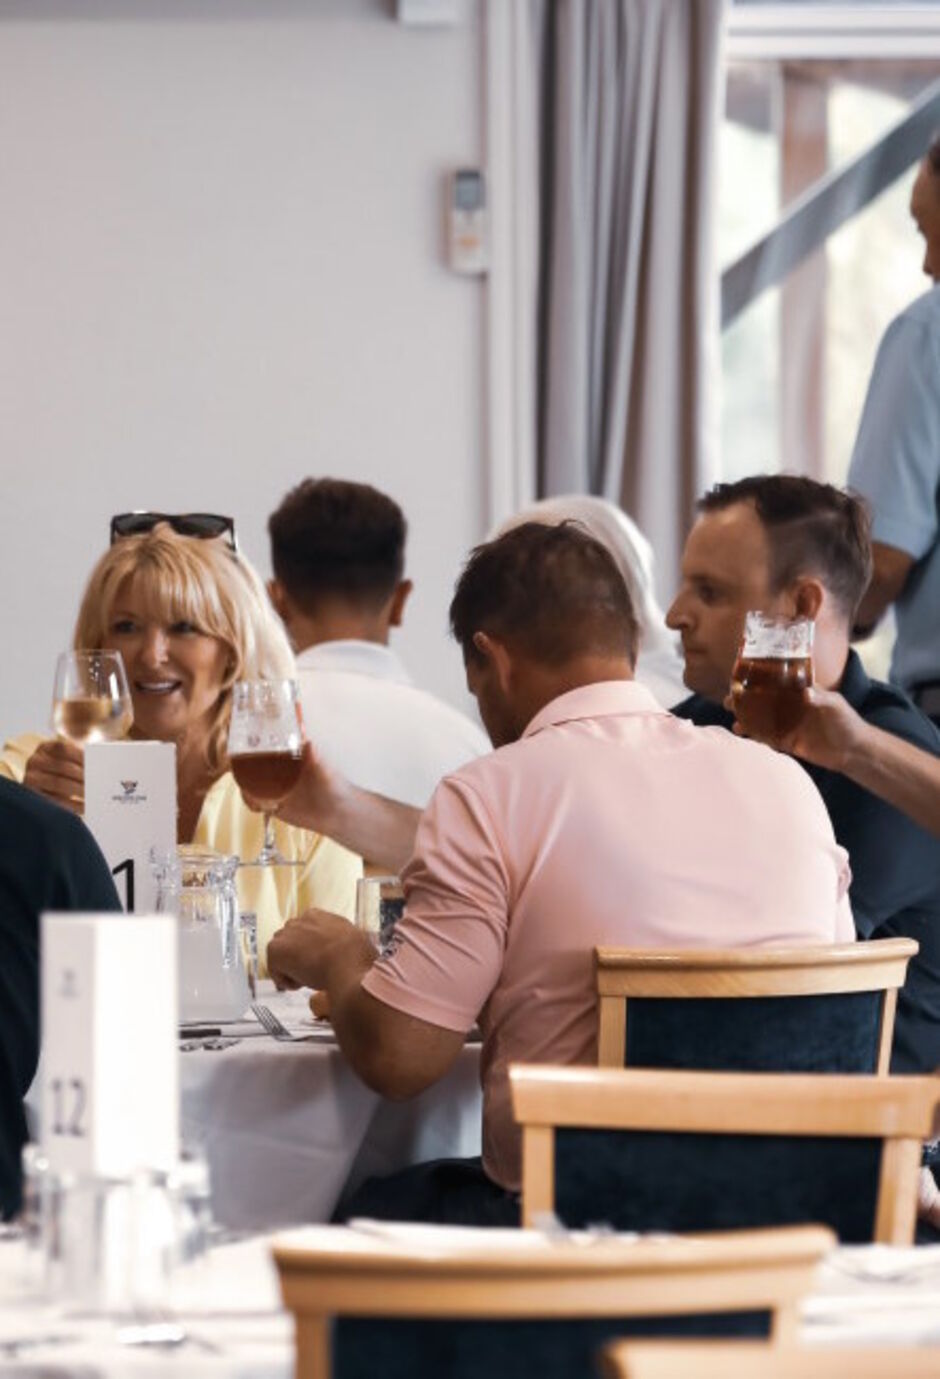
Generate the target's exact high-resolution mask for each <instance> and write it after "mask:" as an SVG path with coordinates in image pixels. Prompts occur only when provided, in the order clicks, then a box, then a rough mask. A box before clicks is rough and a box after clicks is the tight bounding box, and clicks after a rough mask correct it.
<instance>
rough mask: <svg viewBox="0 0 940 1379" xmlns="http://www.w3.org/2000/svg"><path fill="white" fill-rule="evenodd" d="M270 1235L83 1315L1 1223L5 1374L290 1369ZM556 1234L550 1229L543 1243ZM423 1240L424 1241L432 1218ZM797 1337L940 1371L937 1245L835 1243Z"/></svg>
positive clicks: (0, 1353)
mask: <svg viewBox="0 0 940 1379" xmlns="http://www.w3.org/2000/svg"><path fill="white" fill-rule="evenodd" d="M331 1229H332V1230H343V1229H347V1228H344V1227H333V1228H331ZM359 1229H365V1230H367V1231H370V1232H372V1231H374V1230H375V1225H374V1224H371V1225H370V1223H368V1222H363V1223H362V1225H361V1226H360V1227H359ZM382 1229H383V1230H384V1231H394V1230H395V1229H396V1228H395V1227H394V1226H392V1225H389V1224H383V1226H382ZM398 1229H400V1230H408V1229H413V1228H407V1227H400V1228H398ZM440 1229H441V1241H442V1242H443V1248H451V1247H452V1243H453V1241H454V1238H455V1236H460V1235H461V1232H460V1231H459V1230H457V1231H454V1230H453V1229H451V1228H440ZM526 1234H527V1235H532V1234H534V1233H533V1232H527V1233H526ZM277 1238H278V1236H277V1234H276V1233H269V1234H261V1235H253V1236H249V1237H246V1238H242V1239H238V1240H230V1241H227V1242H222V1243H219V1244H216V1245H214V1246H213V1247H211V1248H210V1249H209V1250H208V1251H207V1252H206V1253H205V1254H203V1255H202V1256H200V1257H199V1258H197V1259H194V1260H191V1261H189V1262H187V1263H186V1264H185V1265H182V1266H181V1267H180V1268H179V1269H177V1270H176V1271H175V1273H174V1275H173V1276H172V1278H171V1280H170V1285H169V1292H168V1296H167V1299H166V1307H165V1308H164V1309H163V1310H162V1311H161V1312H160V1313H159V1314H157V1315H148V1316H145V1317H138V1318H127V1317H126V1316H94V1315H88V1314H84V1313H80V1312H75V1311H74V1310H72V1311H70V1309H69V1308H68V1307H67V1306H64V1305H62V1304H56V1303H52V1302H49V1301H47V1300H45V1299H44V1298H43V1297H42V1296H41V1293H40V1292H39V1291H38V1290H37V1289H36V1287H35V1282H34V1280H35V1272H34V1271H31V1270H30V1268H29V1266H28V1261H27V1253H28V1248H27V1245H26V1242H25V1241H24V1240H23V1239H22V1238H20V1237H18V1236H17V1234H16V1232H15V1231H14V1232H11V1233H9V1234H8V1235H4V1234H2V1233H0V1375H3V1374H9V1375H10V1376H12V1375H14V1374H15V1375H16V1376H17V1377H18V1379H66V1376H68V1379H125V1376H127V1377H128V1379H136V1376H138V1375H140V1376H141V1379H145V1377H146V1379H156V1377H157V1376H163V1379H184V1376H186V1379H291V1376H292V1375H293V1358H294V1328H293V1321H292V1319H291V1317H290V1316H289V1315H288V1313H287V1312H286V1311H285V1310H284V1309H283V1307H282V1304H281V1297H280V1289H279V1285H278V1279H277V1272H276V1269H275V1266H274V1263H273V1259H272V1254H271V1250H272V1246H273V1243H274V1241H275V1240H276V1239H277ZM557 1238H558V1237H557V1233H556V1234H551V1235H549V1236H547V1237H546V1239H545V1241H544V1248H545V1249H551V1248H552V1246H553V1242H555V1241H557ZM605 1238H608V1239H609V1237H605ZM632 1238H633V1239H642V1237H632ZM421 1248H428V1230H427V1228H425V1230H424V1231H423V1233H422V1244H421ZM800 1341H801V1343H802V1344H806V1345H825V1346H831V1345H838V1344H842V1345H852V1346H869V1345H871V1346H875V1345H881V1346H892V1345H918V1346H932V1347H936V1351H937V1362H938V1371H940V1246H921V1247H910V1248H907V1247H900V1246H888V1245H863V1246H842V1247H839V1248H837V1249H835V1250H833V1251H832V1253H831V1254H830V1255H828V1256H827V1257H826V1258H825V1259H824V1261H823V1262H822V1264H821V1265H820V1267H819V1269H818V1271H817V1275H816V1280H815V1286H814V1287H813V1290H812V1292H811V1293H810V1294H809V1295H808V1296H807V1297H806V1299H805V1300H804V1303H803V1307H802V1326H801V1336H800Z"/></svg>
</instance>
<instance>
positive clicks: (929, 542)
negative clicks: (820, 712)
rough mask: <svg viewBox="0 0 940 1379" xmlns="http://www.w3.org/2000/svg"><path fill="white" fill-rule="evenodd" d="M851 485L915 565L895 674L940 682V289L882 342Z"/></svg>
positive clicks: (879, 537)
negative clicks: (866, 501)
mask: <svg viewBox="0 0 940 1379" xmlns="http://www.w3.org/2000/svg"><path fill="white" fill-rule="evenodd" d="M848 484H849V487H850V488H851V489H854V490H855V492H856V493H859V494H861V495H862V497H863V498H866V499H867V500H868V502H869V504H870V505H871V509H872V518H873V521H872V538H873V540H875V541H879V542H881V543H882V544H883V545H885V546H894V547H895V548H896V549H897V550H900V551H906V552H907V554H908V555H910V556H912V557H913V559H914V561H915V562H916V563H915V565H914V567H913V569H912V570H911V572H910V574H909V576H908V579H907V583H906V584H905V586H904V589H903V590H902V592H901V594H900V595H899V597H898V599H897V602H896V604H895V613H896V616H897V629H898V632H897V640H896V641H895V644H894V652H893V655H892V658H891V679H892V680H893V681H894V682H895V684H898V685H900V686H901V687H902V689H910V688H912V687H913V686H914V685H918V684H923V683H925V682H928V681H934V680H937V681H940V285H937V286H935V287H932V288H931V289H930V291H929V292H925V293H924V295H923V296H922V297H918V298H917V300H916V301H915V302H912V303H911V305H910V306H909V307H908V308H907V310H906V311H902V312H901V314H900V316H897V317H896V318H895V319H894V320H893V321H892V322H891V325H890V326H889V327H888V329H887V330H886V332H885V335H884V338H883V339H882V341H881V344H880V346H879V347H878V354H877V356H876V358H875V367H874V369H873V370H872V376H871V382H870V383H869V385H868V395H867V397H866V398H865V407H864V409H863V411H862V420H861V423H860V425H859V429H858V437H857V439H856V441H855V451H854V453H853V455H852V463H851V465H850V466H849V477H848Z"/></svg>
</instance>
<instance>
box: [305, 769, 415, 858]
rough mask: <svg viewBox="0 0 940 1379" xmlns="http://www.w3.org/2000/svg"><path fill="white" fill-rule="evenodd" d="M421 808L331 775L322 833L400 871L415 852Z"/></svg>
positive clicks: (360, 853)
mask: <svg viewBox="0 0 940 1379" xmlns="http://www.w3.org/2000/svg"><path fill="white" fill-rule="evenodd" d="M420 818H421V810H420V809H414V808H412V806H411V805H408V804H402V803H401V801H400V800H389V799H386V798H385V796H384V795H373V794H372V793H371V792H370V791H368V790H360V789H359V788H358V786H355V785H351V784H350V783H349V782H348V781H345V780H342V781H341V780H338V779H335V778H334V781H333V783H332V789H331V791H330V799H329V802H328V805H327V808H326V809H325V810H324V815H323V818H322V819H321V820H319V821H318V824H319V829H320V832H321V833H326V834H327V835H328V836H329V837H330V838H332V839H334V841H335V842H337V843H341V844H342V846H343V847H346V848H349V850H350V852H358V853H359V855H360V856H361V857H364V858H365V859H366V860H367V861H369V862H375V863H377V864H378V865H379V866H382V867H388V869H389V870H390V871H393V872H400V871H401V870H402V868H403V867H404V865H405V863H406V862H407V861H408V859H409V857H410V856H411V854H412V852H413V851H414V842H415V834H416V833H417V831H418V820H419V819H420Z"/></svg>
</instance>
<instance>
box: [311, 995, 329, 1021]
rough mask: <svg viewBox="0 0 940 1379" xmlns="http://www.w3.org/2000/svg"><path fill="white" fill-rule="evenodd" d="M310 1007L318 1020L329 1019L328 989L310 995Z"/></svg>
mask: <svg viewBox="0 0 940 1379" xmlns="http://www.w3.org/2000/svg"><path fill="white" fill-rule="evenodd" d="M310 1009H311V1011H312V1013H313V1014H314V1016H315V1017H316V1018H317V1019H318V1020H329V1018H330V993H329V992H328V991H315V992H314V993H313V995H312V996H311V997H310Z"/></svg>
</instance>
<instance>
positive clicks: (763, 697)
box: [731, 612, 813, 741]
mask: <svg viewBox="0 0 940 1379" xmlns="http://www.w3.org/2000/svg"><path fill="white" fill-rule="evenodd" d="M812 683H813V624H812V622H810V620H809V619H808V618H796V619H794V620H793V621H790V620H789V619H787V618H772V617H768V616H767V615H766V614H765V613H757V612H751V613H748V614H747V615H746V617H745V622H744V637H743V639H742V641H741V650H740V651H739V652H738V659H737V661H736V662H735V667H734V670H733V671H732V673H731V697H732V700H733V701H734V713H735V717H736V718H737V720H738V722H739V723H740V724H741V726H742V728H743V729H744V731H745V732H746V733H747V734H748V735H749V736H750V737H757V738H770V739H771V741H773V740H774V739H776V738H780V737H783V736H785V735H786V734H787V733H790V732H792V731H793V729H794V728H795V727H796V726H797V724H798V723H799V721H800V719H801V718H802V716H803V691H804V690H805V689H807V688H808V687H809V686H810V685H811V684H812Z"/></svg>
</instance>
